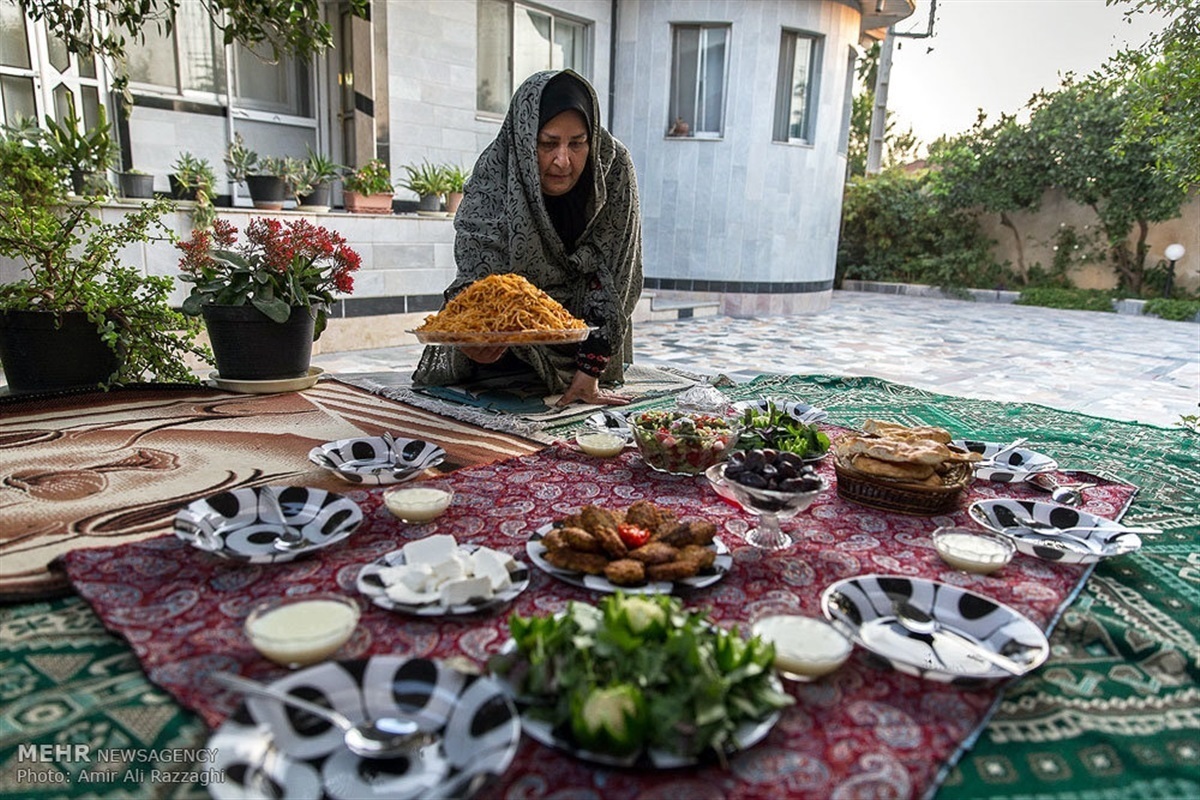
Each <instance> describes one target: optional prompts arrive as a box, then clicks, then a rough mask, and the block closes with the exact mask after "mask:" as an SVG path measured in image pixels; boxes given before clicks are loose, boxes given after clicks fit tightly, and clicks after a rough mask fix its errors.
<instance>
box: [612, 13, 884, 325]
mask: <svg viewBox="0 0 1200 800" xmlns="http://www.w3.org/2000/svg"><path fill="white" fill-rule="evenodd" d="M861 19H862V18H861V13H860V11H859V9H858V6H857V4H852V3H841V2H834V1H832V0H828V1H826V0H822V1H820V2H816V1H814V0H773V2H738V1H737V0H621V2H620V3H619V4H618V11H617V28H618V33H617V48H618V51H619V52H620V54H621V55H620V58H619V59H618V63H617V65H616V69H615V75H614V84H615V86H616V93H615V98H616V99H615V105H614V121H613V133H614V134H615V135H616V136H617V138H618V139H621V140H622V141H623V142H625V144H626V145H628V146H629V148H630V150H631V152H632V153H633V157H634V162H635V164H636V166H637V169H638V179H639V189H640V195H641V201H642V225H643V234H644V236H643V238H644V242H645V249H644V252H645V272H646V276H647V288H650V289H654V290H656V291H657V292H658V293H659V294H660V296H664V297H678V298H680V299H685V298H686V299H704V300H718V301H719V302H720V303H721V310H722V312H723V313H725V314H729V315H733V316H756V315H761V314H782V313H794V312H799V311H815V310H820V309H823V308H826V307H828V305H829V302H830V298H831V295H832V288H833V277H834V267H835V262H836V256H837V239H838V224H839V223H838V220H839V210H840V208H841V203H842V192H843V187H844V183H845V171H846V157H845V154H844V153H839V152H838V139H839V135H840V132H841V127H842V119H843V111H844V87H845V84H846V70H847V55H848V49H849V48H850V47H851V46H852V45H855V44H856V43H857V42H858V40H859V33H860V31H859V26H860V22H861ZM684 22H691V23H696V22H718V23H728V24H730V25H731V34H730V37H731V38H730V42H731V44H730V46H731V54H730V60H729V75H728V87H727V91H728V96H727V106H726V116H725V133H724V138H722V139H702V138H690V137H670V136H667V135H666V131H667V130H668V125H669V121H668V119H667V116H668V114H667V109H668V106H669V101H668V95H669V92H670V86H671V64H670V60H671V47H672V42H671V24H672V23H684ZM784 28H787V29H791V30H797V31H802V32H812V33H815V34H818V35H820V36H823V41H822V46H821V48H820V53H819V72H818V84H817V86H818V88H817V92H818V94H817V101H816V120H815V125H814V127H813V130H814V136H813V142H812V143H811V144H804V145H801V144H787V143H778V142H773V141H772V140H771V132H772V127H773V119H774V104H775V96H774V95H775V89H774V87H775V85H776V79H777V73H778V65H779V43H780V37H781V34H782V31H783V29H784Z"/></svg>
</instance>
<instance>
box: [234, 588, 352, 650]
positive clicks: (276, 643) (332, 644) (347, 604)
mask: <svg viewBox="0 0 1200 800" xmlns="http://www.w3.org/2000/svg"><path fill="white" fill-rule="evenodd" d="M360 614H361V611H360V610H359V607H358V603H357V602H355V601H354V600H353V599H352V598H349V597H345V596H343V595H340V594H332V593H315V594H304V595H291V596H286V597H277V598H275V599H273V600H267V601H265V602H262V603H260V604H258V605H257V606H255V607H254V608H253V609H252V610H251V612H250V616H248V617H246V624H245V631H246V636H247V638H249V639H250V643H251V644H252V645H254V649H255V650H257V651H258V652H259V653H261V654H262V655H263V656H265V657H266V658H269V659H271V660H272V661H274V662H275V663H276V664H281V665H283V666H285V667H291V668H292V669H295V668H297V667H305V666H308V665H309V664H315V663H317V662H318V661H324V660H325V659H327V658H329V657H330V656H332V655H333V654H334V653H336V652H337V651H338V649H339V648H341V646H342V645H344V644H345V643H346V641H347V640H348V639H349V638H350V636H351V634H353V633H354V629H355V628H356V627H358V618H359V616H360Z"/></svg>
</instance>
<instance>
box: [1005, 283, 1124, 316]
mask: <svg viewBox="0 0 1200 800" xmlns="http://www.w3.org/2000/svg"><path fill="white" fill-rule="evenodd" d="M1017 305H1019V306H1043V307H1045V308H1070V309H1077V310H1079V311H1115V309H1113V295H1112V293H1111V292H1104V291H1100V290H1099V289H1064V288H1060V287H1057V286H1030V287H1028V288H1026V289H1023V290H1022V291H1021V296H1020V297H1019V298H1018V299H1017Z"/></svg>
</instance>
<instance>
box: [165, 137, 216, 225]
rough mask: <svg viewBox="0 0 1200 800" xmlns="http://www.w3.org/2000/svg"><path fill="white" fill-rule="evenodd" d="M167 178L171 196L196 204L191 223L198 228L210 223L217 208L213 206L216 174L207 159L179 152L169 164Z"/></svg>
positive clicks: (214, 216)
mask: <svg viewBox="0 0 1200 800" xmlns="http://www.w3.org/2000/svg"><path fill="white" fill-rule="evenodd" d="M167 180H168V181H169V182H170V185H171V197H173V198H175V199H176V200H183V201H185V202H194V203H195V204H196V209H195V211H193V212H192V223H193V224H194V225H196V227H199V228H206V227H208V226H209V225H211V224H212V221H213V220H214V219H215V218H216V216H217V210H216V208H215V207H214V206H213V192H214V187H215V186H216V184H217V176H216V173H214V172H213V168H212V165H211V164H209V163H208V159H206V158H199V157H198V156H195V155H192V154H191V153H188V152H184V153H180V154H179V157H178V158H176V159H175V161H174V163H172V164H171V174H170V175H168V176H167Z"/></svg>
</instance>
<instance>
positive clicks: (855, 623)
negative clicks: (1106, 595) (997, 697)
mask: <svg viewBox="0 0 1200 800" xmlns="http://www.w3.org/2000/svg"><path fill="white" fill-rule="evenodd" d="M821 610H822V612H823V613H824V614H825V616H826V618H828V619H829V620H830V621H831V622H832V623H833V624H834V626H835V627H837V628H838V629H839V630H841V631H842V632H843V633H844V634H845V635H847V636H849V637H850V638H851V639H852V640H853V641H854V642H855V643H856V644H858V645H860V646H862V647H864V648H866V649H867V650H869V651H871V652H872V653H873V654H875V656H877V657H878V658H880V659H882V660H884V661H885V662H887V663H888V664H890V665H891V666H892V667H893V668H895V669H896V670H899V671H900V672H903V673H905V674H908V675H915V676H917V677H920V678H928V679H930V680H935V681H941V682H944V683H945V682H948V683H956V684H973V683H978V682H980V681H986V680H995V679H999V678H1010V677H1013V676H1016V675H1024V674H1025V673H1027V672H1029V671H1031V670H1033V669H1036V668H1037V667H1038V666H1039V665H1041V664H1042V663H1043V662H1044V661H1045V660H1046V658H1047V657H1049V655H1050V643H1049V642H1048V641H1047V640H1046V634H1045V633H1043V632H1042V629H1041V628H1039V627H1038V626H1037V625H1036V624H1034V623H1033V621H1031V620H1030V619H1029V618H1027V617H1025V616H1024V615H1022V614H1020V613H1019V612H1017V611H1016V610H1015V609H1013V608H1010V607H1009V606H1006V605H1003V604H1001V603H998V602H996V601H995V600H992V599H991V598H988V597H984V596H983V595H981V594H976V593H974V592H972V591H969V590H967V589H964V588H962V587H960V586H951V585H950V584H945V583H939V582H937V581H930V580H925V579H922V578H912V577H906V576H901V575H861V576H859V577H856V578H847V579H845V580H841V581H838V582H836V583H834V584H831V585H830V586H829V587H828V588H827V589H825V591H824V593H822V595H821Z"/></svg>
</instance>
